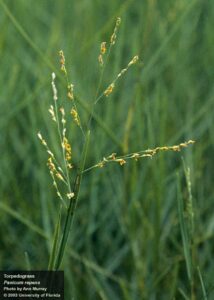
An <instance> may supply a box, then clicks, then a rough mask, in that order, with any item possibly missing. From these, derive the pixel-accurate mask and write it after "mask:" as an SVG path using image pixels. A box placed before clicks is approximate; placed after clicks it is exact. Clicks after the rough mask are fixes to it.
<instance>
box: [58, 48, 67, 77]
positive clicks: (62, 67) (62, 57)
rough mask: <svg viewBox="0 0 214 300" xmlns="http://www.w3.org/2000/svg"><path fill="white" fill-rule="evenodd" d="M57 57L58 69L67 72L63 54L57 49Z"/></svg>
mask: <svg viewBox="0 0 214 300" xmlns="http://www.w3.org/2000/svg"><path fill="white" fill-rule="evenodd" d="M59 58H60V60H59V61H60V69H61V71H62V72H63V73H64V74H67V71H66V67H65V56H64V53H63V51H62V50H60V51H59Z"/></svg>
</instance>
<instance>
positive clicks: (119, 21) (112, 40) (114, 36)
mask: <svg viewBox="0 0 214 300" xmlns="http://www.w3.org/2000/svg"><path fill="white" fill-rule="evenodd" d="M120 23H121V18H119V17H118V18H117V20H116V24H115V27H114V32H113V34H112V35H111V38H110V45H111V46H113V45H114V44H115V42H116V38H117V31H118V27H119V26H120Z"/></svg>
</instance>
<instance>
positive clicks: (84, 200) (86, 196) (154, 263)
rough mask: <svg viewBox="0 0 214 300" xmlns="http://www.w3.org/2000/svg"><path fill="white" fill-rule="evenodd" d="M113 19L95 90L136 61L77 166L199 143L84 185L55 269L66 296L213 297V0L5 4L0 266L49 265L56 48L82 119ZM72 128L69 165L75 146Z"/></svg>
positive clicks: (94, 175)
mask: <svg viewBox="0 0 214 300" xmlns="http://www.w3.org/2000/svg"><path fill="white" fill-rule="evenodd" d="M117 16H120V17H121V18H122V23H121V28H120V30H119V34H118V39H117V43H116V45H115V46H114V48H113V50H112V53H111V56H110V59H109V63H108V65H107V68H106V72H105V76H104V83H103V88H105V87H106V86H108V84H109V83H111V82H112V80H113V79H114V78H115V76H116V75H117V74H118V72H119V71H120V70H121V69H122V68H123V67H124V66H126V65H127V63H128V62H129V61H130V58H132V57H133V56H134V55H136V54H138V55H139V57H140V62H139V63H138V64H137V65H136V66H135V67H134V68H132V69H131V70H129V71H130V72H128V73H127V74H126V76H124V77H123V78H121V80H120V81H119V82H118V84H117V86H116V88H115V91H114V93H112V95H110V96H109V98H107V99H106V100H105V101H100V102H99V103H98V104H97V105H96V106H97V107H96V110H95V112H94V119H93V122H92V128H91V138H90V144H89V151H88V155H87V160H86V167H90V166H91V165H93V164H95V163H97V162H98V161H99V160H101V159H102V158H103V156H105V155H107V154H111V153H112V152H117V153H118V154H124V153H130V152H135V151H138V150H141V149H147V148H153V147H156V146H159V145H173V144H177V143H180V142H183V141H184V140H188V139H194V140H196V141H197V143H196V144H195V145H194V146H191V147H188V148H187V149H185V150H184V151H182V152H181V153H174V152H166V153H160V154H158V155H157V156H154V158H153V159H152V160H142V161H139V162H137V163H135V161H131V162H129V163H127V164H126V165H125V166H123V167H120V166H115V165H113V164H108V165H107V166H106V167H104V168H103V169H94V170H92V171H91V172H90V174H88V175H87V176H84V177H83V181H82V186H81V190H80V194H79V202H78V206H77V210H76V215H75V218H74V222H73V225H72V230H71V232H70V236H69V240H68V247H67V248H66V253H65V257H64V260H63V264H62V268H63V269H64V270H65V277H66V284H65V289H66V297H65V299H66V300H67V299H75V300H76V299H83V300H85V299H87V300H90V299H93V300H94V299H107V300H108V299H116V300H117V299H125V300H135V299H136V300H139V299H149V300H150V299H151V300H153V299H157V300H159V299H164V300H165V299H176V300H177V299H191V300H193V299H213V297H214V286H213V277H214V271H213V270H214V261H213V230H214V216H213V200H214V190H213V176H214V173H213V167H212V165H213V163H214V161H213V160H214V159H213V146H214V137H213V130H214V126H213V109H214V89H213V66H214V54H213V44H214V38H213V27H214V2H213V1H211V0H207V1H204V0H203V1H202V0H191V1H186V0H178V1H172V0H165V1H157V0H154V1H140V0H138V1H134V0H126V1H122V0H121V1H120V0H119V1H113V0H109V1H105V2H104V1H101V0H98V1H68V0H63V1H50V0H37V1H36V4H35V1H33V0H28V1H24V0H19V1H9V0H4V1H2V0H1V1H0V28H1V35H0V60H1V72H0V86H1V89H0V104H1V112H0V114H1V117H0V130H1V135H0V149H1V156H0V187H1V188H0V220H1V226H0V247H1V251H0V269H5V270H11V269H29V268H32V269H37V270H41V269H46V268H47V266H48V259H49V256H50V253H51V250H52V248H53V243H52V237H53V234H54V230H55V228H54V226H55V223H56V220H57V219H58V214H59V205H60V203H59V200H58V198H57V197H56V195H55V190H54V189H53V188H52V181H51V178H50V176H49V174H48V170H47V169H46V166H45V165H46V159H47V156H46V153H45V151H43V150H44V149H42V147H41V145H40V143H39V141H38V138H37V135H36V134H37V132H38V131H39V130H41V131H42V132H43V133H44V136H46V137H47V139H48V140H49V141H50V143H51V146H52V148H53V149H54V150H55V151H58V148H57V146H56V138H57V135H56V133H55V131H54V130H53V127H52V123H51V121H50V118H49V115H48V112H47V109H48V107H49V104H50V103H51V101H52V91H51V84H50V83H51V72H55V73H56V74H57V86H58V92H59V95H61V96H63V95H64V94H65V93H64V91H65V84H64V81H63V77H62V75H61V74H60V72H59V63H58V50H60V49H63V50H64V53H65V57H66V64H67V70H68V73H69V77H70V78H71V80H72V82H73V83H74V85H75V90H76V92H77V96H78V97H77V106H78V110H79V113H80V114H81V118H82V120H83V122H86V121H87V120H88V116H89V113H90V111H91V105H92V102H93V99H94V95H95V93H96V88H97V84H98V81H99V66H98V63H97V56H98V54H99V46H100V43H101V42H102V41H104V40H106V39H108V37H109V36H110V35H111V33H112V30H113V27H114V23H115V18H116V17H117ZM72 128H73V129H72V133H71V141H72V147H73V155H74V160H75V161H76V162H77V160H78V158H79V157H80V151H81V147H82V141H81V139H80V133H79V130H78V128H75V127H72ZM182 156H183V162H182ZM188 168H189V169H190V173H188V172H189V171H188ZM190 204H191V205H192V206H191V205H190ZM191 212H192V213H193V216H194V217H193V218H192V217H191V216H192V215H191ZM55 233H56V236H57V234H58V233H57V230H56V231H55ZM72 297H73V298H72Z"/></svg>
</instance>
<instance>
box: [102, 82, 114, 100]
mask: <svg viewBox="0 0 214 300" xmlns="http://www.w3.org/2000/svg"><path fill="white" fill-rule="evenodd" d="M114 87H115V84H114V83H111V84H110V85H109V86H108V87H107V89H106V90H105V91H104V95H105V96H106V97H108V96H109V95H110V94H111V93H112V92H113V89H114Z"/></svg>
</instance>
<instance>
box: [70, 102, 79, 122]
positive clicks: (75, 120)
mask: <svg viewBox="0 0 214 300" xmlns="http://www.w3.org/2000/svg"><path fill="white" fill-rule="evenodd" d="M71 115H72V117H73V119H74V122H75V123H76V124H77V125H78V126H80V120H79V115H78V112H77V110H76V109H75V108H74V107H73V108H72V109H71Z"/></svg>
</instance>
